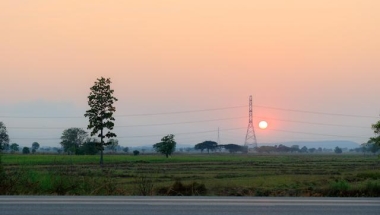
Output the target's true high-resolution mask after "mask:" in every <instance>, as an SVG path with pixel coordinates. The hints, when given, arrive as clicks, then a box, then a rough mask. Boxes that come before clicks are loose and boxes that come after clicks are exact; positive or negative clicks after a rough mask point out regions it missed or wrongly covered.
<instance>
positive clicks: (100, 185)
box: [0, 154, 380, 197]
mask: <svg viewBox="0 0 380 215" xmlns="http://www.w3.org/2000/svg"><path fill="white" fill-rule="evenodd" d="M98 161H99V156H68V155H2V163H3V170H2V172H1V176H0V179H1V180H2V181H1V185H0V188H1V190H0V191H1V194H26V195H32V194H37V195H211V196H369V197H372V196H377V197H378V196H380V160H379V158H378V157H376V156H363V155H299V154H287V155H257V154H247V155H244V154H235V155H230V154H210V155H207V154H198V155H187V154H183V155H179V154H177V155H175V156H173V157H171V158H169V159H166V158H165V157H164V156H162V155H140V156H131V155H106V156H105V160H104V161H105V165H104V166H103V167H100V166H99V165H98Z"/></svg>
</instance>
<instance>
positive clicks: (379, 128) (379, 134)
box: [368, 121, 380, 146]
mask: <svg viewBox="0 0 380 215" xmlns="http://www.w3.org/2000/svg"><path fill="white" fill-rule="evenodd" d="M372 130H373V132H374V133H375V137H371V138H370V139H369V141H368V143H372V144H375V145H378V146H380V121H378V122H377V123H375V124H373V125H372Z"/></svg>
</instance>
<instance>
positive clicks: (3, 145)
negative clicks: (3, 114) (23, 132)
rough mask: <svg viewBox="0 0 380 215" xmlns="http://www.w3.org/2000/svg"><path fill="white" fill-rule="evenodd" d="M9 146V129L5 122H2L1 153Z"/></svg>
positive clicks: (0, 130) (0, 133)
mask: <svg viewBox="0 0 380 215" xmlns="http://www.w3.org/2000/svg"><path fill="white" fill-rule="evenodd" d="M8 146H9V136H8V132H7V127H5V125H4V123H3V122H0V152H1V151H2V150H4V149H5V148H8Z"/></svg>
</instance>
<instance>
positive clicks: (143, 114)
mask: <svg viewBox="0 0 380 215" xmlns="http://www.w3.org/2000/svg"><path fill="white" fill-rule="evenodd" d="M243 107H247V105H243V106H232V107H222V108H209V109H198V110H187V111H173V112H159V113H140V114H123V115H115V117H136V116H157V115H171V114H182V113H197V112H208V111H219V110H228V109H236V108H243ZM0 118H8V119H80V118H82V119H83V118H85V117H84V116H83V117H82V116H81V117H80V116H0Z"/></svg>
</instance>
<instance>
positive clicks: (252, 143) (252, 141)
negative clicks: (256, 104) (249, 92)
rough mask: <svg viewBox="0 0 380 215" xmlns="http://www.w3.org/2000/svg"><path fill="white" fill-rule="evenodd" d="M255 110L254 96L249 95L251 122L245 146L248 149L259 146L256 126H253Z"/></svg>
mask: <svg viewBox="0 0 380 215" xmlns="http://www.w3.org/2000/svg"><path fill="white" fill-rule="evenodd" d="M252 113H253V111H252V96H249V123H248V128H247V135H246V136H245V143H244V146H246V147H248V149H255V148H257V139H256V134H255V127H254V126H253V114H252Z"/></svg>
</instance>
